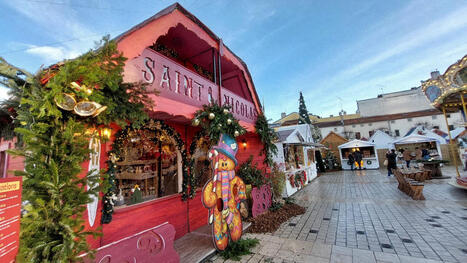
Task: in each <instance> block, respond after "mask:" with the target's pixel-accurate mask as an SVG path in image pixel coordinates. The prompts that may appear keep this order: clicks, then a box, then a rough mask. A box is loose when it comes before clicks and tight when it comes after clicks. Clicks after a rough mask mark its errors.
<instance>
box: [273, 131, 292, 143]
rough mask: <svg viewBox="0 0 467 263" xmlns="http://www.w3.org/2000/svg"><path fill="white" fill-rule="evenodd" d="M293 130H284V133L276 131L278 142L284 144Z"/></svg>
mask: <svg viewBox="0 0 467 263" xmlns="http://www.w3.org/2000/svg"><path fill="white" fill-rule="evenodd" d="M294 131H295V130H293V129H290V130H285V131H278V132H276V134H277V137H278V138H279V141H281V142H285V141H286V140H287V137H289V136H290V134H292V133H293V132H294Z"/></svg>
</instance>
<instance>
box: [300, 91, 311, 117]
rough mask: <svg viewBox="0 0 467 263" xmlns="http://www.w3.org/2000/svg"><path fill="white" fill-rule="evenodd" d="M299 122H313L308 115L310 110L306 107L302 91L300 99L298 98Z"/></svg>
mask: <svg viewBox="0 0 467 263" xmlns="http://www.w3.org/2000/svg"><path fill="white" fill-rule="evenodd" d="M298 115H299V116H300V117H299V118H298V124H305V123H307V124H311V120H310V116H309V115H308V110H307V109H306V105H305V100H304V99H303V94H302V92H301V91H300V99H299V100H298Z"/></svg>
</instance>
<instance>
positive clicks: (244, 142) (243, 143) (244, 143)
mask: <svg viewBox="0 0 467 263" xmlns="http://www.w3.org/2000/svg"><path fill="white" fill-rule="evenodd" d="M242 145H243V149H244V150H246V146H247V143H246V140H245V139H243V140H242Z"/></svg>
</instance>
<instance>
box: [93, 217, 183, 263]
mask: <svg viewBox="0 0 467 263" xmlns="http://www.w3.org/2000/svg"><path fill="white" fill-rule="evenodd" d="M174 236H175V229H174V227H173V226H172V225H170V224H167V223H164V224H162V225H159V226H156V227H153V228H150V229H147V230H144V231H142V232H139V233H136V234H134V235H132V236H129V237H127V238H123V239H121V240H118V241H116V242H113V243H111V244H108V245H106V246H104V247H101V248H99V249H98V250H97V253H96V257H95V259H94V260H92V259H89V258H87V259H86V260H85V262H86V263H91V262H98V263H110V262H128V263H133V262H134V263H136V262H138V263H146V262H147V263H149V262H151V263H152V262H168V263H169V262H170V263H171V262H179V261H180V257H179V255H178V254H177V252H176V251H175V249H174V246H173V245H174Z"/></svg>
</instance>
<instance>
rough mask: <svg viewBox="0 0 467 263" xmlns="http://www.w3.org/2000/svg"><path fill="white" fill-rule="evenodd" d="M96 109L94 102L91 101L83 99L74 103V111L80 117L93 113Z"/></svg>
mask: <svg viewBox="0 0 467 263" xmlns="http://www.w3.org/2000/svg"><path fill="white" fill-rule="evenodd" d="M96 110H97V106H96V104H94V102H92V101H87V100H83V101H80V102H78V103H77V104H76V105H75V108H74V111H75V113H76V114H78V115H79V116H82V117H87V116H91V115H93V114H94V113H95V112H96Z"/></svg>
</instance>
